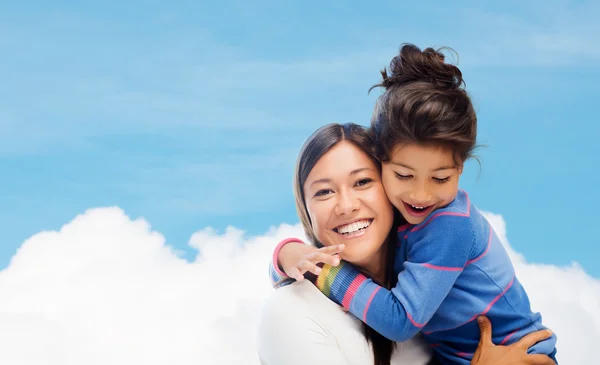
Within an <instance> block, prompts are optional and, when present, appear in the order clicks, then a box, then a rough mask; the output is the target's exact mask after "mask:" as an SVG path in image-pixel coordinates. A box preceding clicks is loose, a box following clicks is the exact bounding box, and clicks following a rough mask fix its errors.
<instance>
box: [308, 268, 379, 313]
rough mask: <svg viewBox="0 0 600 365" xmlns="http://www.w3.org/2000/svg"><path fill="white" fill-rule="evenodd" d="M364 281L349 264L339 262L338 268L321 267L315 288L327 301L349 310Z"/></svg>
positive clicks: (364, 278) (362, 276) (361, 275)
mask: <svg viewBox="0 0 600 365" xmlns="http://www.w3.org/2000/svg"><path fill="white" fill-rule="evenodd" d="M366 280H367V277H366V276H364V275H363V274H361V273H360V271H358V270H356V269H355V268H354V267H353V266H352V265H351V264H349V263H346V262H344V261H341V262H340V264H339V265H338V266H331V265H327V264H325V265H323V268H322V270H321V273H320V274H319V276H318V277H317V281H316V286H317V288H319V290H320V291H321V292H322V293H323V294H325V295H326V296H327V297H328V298H329V299H331V300H332V301H334V302H335V303H337V304H339V305H341V306H343V307H344V308H346V309H350V304H351V303H352V299H353V298H354V296H355V295H356V292H357V291H358V289H359V288H360V286H361V285H362V284H363V283H364V282H365V281H366Z"/></svg>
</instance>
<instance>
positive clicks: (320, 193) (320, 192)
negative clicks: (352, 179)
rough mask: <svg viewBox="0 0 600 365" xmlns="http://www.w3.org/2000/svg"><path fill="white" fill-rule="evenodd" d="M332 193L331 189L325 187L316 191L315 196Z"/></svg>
mask: <svg viewBox="0 0 600 365" xmlns="http://www.w3.org/2000/svg"><path fill="white" fill-rule="evenodd" d="M329 193H331V189H323V190H319V191H317V192H316V193H315V196H325V195H327V194H329Z"/></svg>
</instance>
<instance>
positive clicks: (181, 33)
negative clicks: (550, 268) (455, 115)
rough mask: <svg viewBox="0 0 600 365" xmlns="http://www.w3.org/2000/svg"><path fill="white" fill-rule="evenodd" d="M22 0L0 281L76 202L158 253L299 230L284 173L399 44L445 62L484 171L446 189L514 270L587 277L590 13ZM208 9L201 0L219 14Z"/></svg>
mask: <svg viewBox="0 0 600 365" xmlns="http://www.w3.org/2000/svg"><path fill="white" fill-rule="evenodd" d="M437 3H438V2H421V3H419V4H416V2H415V3H414V4H402V3H401V2H398V1H385V2H378V4H377V5H374V4H373V5H368V4H367V3H364V4H362V5H349V3H347V2H342V1H330V2H326V3H318V2H313V1H305V2H296V3H289V4H284V3H283V2H276V1H271V2H267V1H253V2H247V1H221V2H220V3H219V4H218V5H203V4H200V2H195V1H178V2H172V3H170V4H167V3H166V2H159V1H129V2H127V3H117V2H109V1H104V2H89V1H88V2H79V3H77V4H70V3H68V2H64V1H63V2H53V4H52V5H50V4H49V3H48V2H41V1H39V2H38V1H28V2H21V3H19V4H10V5H9V4H7V2H5V3H3V4H1V5H0V19H1V21H0V55H1V56H0V80H1V82H0V168H1V169H0V171H1V172H2V179H1V180H0V222H1V225H0V226H1V227H2V230H0V268H4V267H6V265H7V264H8V262H9V260H10V257H12V255H13V254H14V253H15V252H16V250H17V249H18V247H19V246H20V245H21V244H22V242H23V241H24V240H25V239H27V238H28V237H30V236H31V235H33V234H35V233H37V232H40V231H42V230H49V229H59V228H60V227H61V226H62V225H63V224H65V223H67V222H68V221H70V220H71V219H72V218H73V217H74V216H75V215H77V214H79V213H82V212H84V211H85V210H86V209H88V208H92V207H99V206H113V205H117V206H119V207H121V208H123V209H124V210H125V211H126V212H127V214H129V215H130V216H132V217H139V216H144V217H146V218H147V219H148V220H149V222H150V223H151V224H152V226H153V228H154V229H156V230H158V231H159V232H161V233H163V234H164V235H165V236H166V239H167V241H168V243H169V244H171V245H173V246H175V247H177V248H180V249H184V250H186V246H187V242H188V239H189V237H190V235H191V234H192V233H193V232H195V231H197V230H199V229H202V228H204V227H207V226H212V227H214V228H216V229H217V230H219V231H222V230H223V229H224V228H225V227H226V226H229V225H231V226H235V227H238V228H241V229H244V230H246V231H247V232H248V234H262V233H264V232H265V231H267V230H268V229H269V227H271V226H274V225H279V224H280V223H296V222H297V221H298V220H297V218H296V215H295V210H294V205H293V197H292V192H291V179H292V169H293V164H294V162H295V158H296V154H297V152H298V149H299V147H300V146H301V144H302V142H303V141H304V139H305V138H306V137H307V136H308V135H309V134H310V133H311V132H312V131H313V130H314V129H316V128H317V127H319V126H321V125H322V124H325V123H329V122H348V121H354V122H358V123H361V124H366V123H368V120H369V117H370V114H371V109H372V106H373V102H374V100H375V98H376V96H377V94H378V92H377V91H376V90H375V91H373V92H371V94H370V95H368V94H367V90H368V89H369V87H370V86H371V85H372V84H374V83H376V82H378V80H379V79H378V75H379V74H378V71H379V70H380V69H381V68H382V67H384V66H386V65H387V63H388V62H389V60H390V59H391V58H392V57H393V56H394V54H395V53H396V52H397V50H398V47H399V46H400V44H401V43H403V42H411V43H415V44H417V45H418V46H421V47H426V46H432V45H433V46H436V45H447V46H450V47H453V48H454V49H455V50H456V51H457V52H458V54H459V57H460V58H459V67H461V69H462V71H463V73H464V76H465V79H466V82H467V89H468V90H469V92H470V93H471V94H472V96H473V100H474V103H475V105H476V108H477V111H478V115H479V121H480V126H479V130H480V132H479V140H480V143H483V144H486V145H487V147H486V148H485V149H482V150H480V151H479V155H480V157H481V160H482V168H481V171H480V170H479V168H478V167H477V165H475V164H469V166H468V169H467V172H466V173H465V174H464V175H463V179H462V183H461V185H462V187H463V188H465V189H466V190H468V191H469V192H470V194H471V196H472V198H473V200H474V201H475V203H476V204H477V205H478V207H479V208H481V209H483V210H486V211H491V212H494V213H499V214H502V215H503V216H504V219H505V220H506V222H507V230H508V237H509V239H510V241H511V244H512V245H513V246H514V248H515V249H516V250H517V251H519V252H522V253H523V254H524V255H525V256H526V258H527V260H528V261H530V262H543V263H552V264H559V265H563V264H570V263H571V262H572V261H577V262H579V263H580V264H581V265H582V266H583V267H584V268H585V270H586V271H588V272H589V273H590V274H592V275H594V276H596V277H600V267H599V266H598V265H597V261H598V259H599V258H600V248H598V247H599V245H598V244H599V243H600V240H599V239H598V236H597V232H596V230H595V225H597V224H598V222H597V221H598V219H597V218H598V214H597V213H596V212H597V206H598V205H599V204H600V193H599V192H598V188H597V181H598V178H599V175H598V161H597V158H598V156H600V144H598V139H599V138H600V126H599V123H598V117H597V113H596V110H597V108H596V106H595V105H596V103H597V100H596V98H597V96H598V95H600V90H599V87H598V85H600V66H598V65H599V64H600V62H599V61H600V41H599V40H598V34H600V25H598V22H597V19H596V14H599V13H600V5H599V4H598V3H593V2H592V1H587V2H586V1H571V2H568V1H550V2H541V1H532V2H527V4H524V3H522V2H517V1H506V2H503V3H501V4H500V3H499V2H458V3H454V5H440V4H437ZM215 4H216V2H215Z"/></svg>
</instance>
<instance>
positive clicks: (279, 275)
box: [269, 237, 304, 286]
mask: <svg viewBox="0 0 600 365" xmlns="http://www.w3.org/2000/svg"><path fill="white" fill-rule="evenodd" d="M291 242H299V243H304V242H302V240H301V239H299V238H294V237H291V238H286V239H284V240H283V241H281V242H279V243H278V244H277V246H275V250H274V251H273V256H272V259H271V263H270V265H269V277H270V278H271V283H272V284H273V286H277V285H278V284H280V283H281V282H282V281H284V280H287V279H289V278H290V277H289V276H288V275H287V274H286V273H285V272H284V271H283V270H282V268H281V267H280V266H279V252H280V251H281V249H282V248H283V246H285V245H287V244H288V243H291Z"/></svg>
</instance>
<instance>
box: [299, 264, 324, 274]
mask: <svg viewBox="0 0 600 365" xmlns="http://www.w3.org/2000/svg"><path fill="white" fill-rule="evenodd" d="M298 269H299V270H300V272H301V273H302V275H304V273H305V272H307V271H310V272H312V273H313V274H315V275H317V276H318V275H319V274H320V273H321V268H320V267H318V266H317V265H315V264H314V263H313V262H311V261H310V260H302V261H301V262H300V263H299V265H298Z"/></svg>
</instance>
